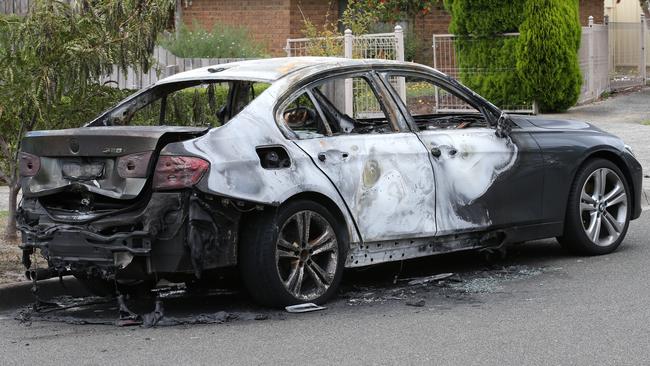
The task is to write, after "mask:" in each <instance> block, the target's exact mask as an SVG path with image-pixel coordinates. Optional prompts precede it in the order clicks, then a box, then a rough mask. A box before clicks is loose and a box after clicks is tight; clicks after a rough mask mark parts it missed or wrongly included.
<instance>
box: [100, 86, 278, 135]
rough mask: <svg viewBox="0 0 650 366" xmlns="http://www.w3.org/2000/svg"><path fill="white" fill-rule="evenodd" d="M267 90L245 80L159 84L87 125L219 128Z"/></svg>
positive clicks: (265, 87)
mask: <svg viewBox="0 0 650 366" xmlns="http://www.w3.org/2000/svg"><path fill="white" fill-rule="evenodd" d="M269 86H270V84H268V83H261V82H253V81H246V80H229V81H219V80H208V81H201V80H198V81H187V82H178V83H173V84H162V85H159V86H155V87H153V88H151V89H148V90H145V91H143V92H141V93H139V94H137V95H135V96H133V97H130V98H129V99H127V100H125V101H123V102H121V103H120V104H118V106H117V107H116V108H114V109H112V110H110V111H108V112H106V113H104V114H103V115H102V116H100V117H99V118H97V119H96V120H95V121H93V122H92V123H91V124H90V125H91V126H188V127H219V126H221V125H224V124H226V123H228V121H229V120H231V119H232V118H234V117H235V116H236V115H237V114H238V113H239V112H241V111H242V110H243V109H244V108H246V106H248V104H250V103H251V102H252V101H253V100H254V99H255V98H256V97H258V96H259V95H260V94H261V93H262V92H264V90H266V89H267V88H268V87H269Z"/></svg>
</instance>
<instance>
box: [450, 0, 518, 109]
mask: <svg viewBox="0 0 650 366" xmlns="http://www.w3.org/2000/svg"><path fill="white" fill-rule="evenodd" d="M525 1H526V0H515V1H508V2H504V1H501V0H445V7H446V9H447V11H449V12H450V13H451V14H452V21H451V24H450V26H449V31H450V32H451V33H454V34H455V35H457V36H458V38H457V39H456V41H455V44H454V50H455V53H456V54H455V55H456V62H457V64H458V68H459V70H460V72H459V75H458V78H459V79H460V81H461V82H462V83H463V84H465V85H467V86H468V87H469V88H471V89H473V90H475V91H476V92H477V93H479V94H481V95H482V96H484V97H485V98H487V99H488V100H490V101H491V102H492V103H494V104H496V105H498V106H500V107H502V108H513V107H517V106H524V105H526V104H530V103H531V101H530V96H529V95H528V94H527V93H526V91H525V90H522V89H521V88H519V85H521V83H522V80H521V79H520V77H519V75H518V74H517V73H516V72H515V70H516V63H517V60H516V58H515V51H516V49H517V38H516V37H504V36H501V34H502V33H509V32H517V30H518V27H519V24H520V23H521V22H522V21H523V7H524V3H525Z"/></svg>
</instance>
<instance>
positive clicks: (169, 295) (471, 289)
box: [0, 240, 569, 326]
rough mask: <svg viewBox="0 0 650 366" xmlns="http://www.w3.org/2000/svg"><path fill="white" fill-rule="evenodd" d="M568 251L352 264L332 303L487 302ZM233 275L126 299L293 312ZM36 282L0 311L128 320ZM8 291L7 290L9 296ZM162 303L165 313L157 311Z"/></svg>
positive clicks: (217, 315) (269, 315)
mask: <svg viewBox="0 0 650 366" xmlns="http://www.w3.org/2000/svg"><path fill="white" fill-rule="evenodd" d="M568 257H569V255H568V254H567V253H566V252H565V251H564V250H563V249H562V248H561V247H560V246H559V245H558V244H557V243H556V242H555V241H552V240H545V241H537V242H530V243H525V244H521V245H518V246H515V247H511V248H509V250H508V251H507V252H506V255H505V256H504V257H500V256H498V255H491V256H487V257H486V254H485V252H480V251H468V252H459V253H451V254H443V255H438V256H434V257H428V258H421V259H412V260H407V261H403V262H395V263H387V264H380V265H375V266H371V267H367V268H361V269H350V270H347V271H346V272H345V273H344V276H343V280H342V283H341V287H340V290H339V293H338V295H337V296H336V298H335V299H333V300H331V301H330V302H329V303H327V304H326V307H328V308H329V310H328V311H330V312H348V311H356V310H355V308H356V307H359V306H375V307H377V306H380V305H384V304H388V305H390V304H394V303H403V304H405V305H411V306H416V307H418V306H419V307H421V306H425V305H426V306H429V307H431V306H434V307H441V308H444V307H449V306H453V305H454V304H458V303H469V304H472V303H477V302H481V301H483V300H482V299H481V298H479V297H477V295H480V294H485V293H494V292H500V291H503V284H504V283H505V282H507V281H512V280H523V279H526V278H529V277H533V276H539V275H543V274H544V272H545V271H547V270H548V268H549V267H551V264H552V263H553V262H554V261H557V260H558V259H559V258H568ZM440 274H444V275H442V276H441V275H440ZM234 281H235V282H233V283H231V284H230V285H231V286H229V288H234V290H231V289H213V290H205V291H183V290H182V288H176V287H170V288H167V291H166V292H165V291H163V292H161V293H160V294H161V295H160V297H159V299H158V300H159V301H158V304H156V303H157V302H156V299H155V298H154V297H151V296H147V297H141V298H129V299H127V301H126V305H127V306H128V308H129V310H130V311H132V312H133V313H134V314H140V315H139V318H134V319H133V320H134V321H133V322H127V324H135V325H145V326H165V325H167V326H169V325H180V324H190V325H191V324H218V323H225V322H231V321H236V320H258V321H261V320H267V319H271V320H273V319H275V320H283V319H287V317H290V316H294V315H293V314H289V313H287V312H285V311H284V310H277V309H266V308H263V307H260V306H258V305H256V304H254V303H253V302H252V300H251V299H250V298H249V297H248V295H247V294H246V293H245V292H244V291H240V290H238V288H241V286H240V285H239V284H238V283H237V282H236V280H234ZM29 288H30V285H29V284H25V285H23V286H22V287H21V286H18V287H16V288H15V289H13V290H12V291H13V294H12V295H11V296H12V298H13V299H14V300H13V302H12V303H10V304H6V303H4V304H0V311H5V312H6V311H13V313H14V316H15V318H16V319H17V320H19V321H21V322H23V323H25V324H31V323H32V322H34V321H50V322H65V323H71V324H105V325H115V324H118V325H119V324H121V325H124V324H125V323H121V322H118V321H117V320H118V315H119V310H120V309H119V306H118V303H117V301H116V300H115V299H111V298H99V297H93V296H91V295H90V294H88V293H87V292H86V291H85V290H84V289H83V288H82V287H81V286H79V285H78V284H77V283H76V281H74V279H66V280H64V281H63V282H61V283H59V282H58V281H45V282H44V283H43V284H41V286H39V295H40V298H41V300H43V303H38V302H35V300H34V298H33V297H32V296H31V293H30V292H29ZM0 291H4V290H0ZM5 295H6V294H2V296H0V297H2V298H7V297H6V296H5ZM156 305H158V307H159V308H158V309H157V310H159V313H158V315H156V312H155V311H154V310H156ZM375 310H376V311H381V310H377V309H375ZM157 316H158V318H156V317H157ZM161 316H162V317H161Z"/></svg>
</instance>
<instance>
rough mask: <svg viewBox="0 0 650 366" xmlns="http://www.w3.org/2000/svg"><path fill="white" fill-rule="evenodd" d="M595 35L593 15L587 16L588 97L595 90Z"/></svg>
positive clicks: (592, 96) (592, 94) (591, 95)
mask: <svg viewBox="0 0 650 366" xmlns="http://www.w3.org/2000/svg"><path fill="white" fill-rule="evenodd" d="M595 36H596V34H595V32H594V17H593V16H591V15H590V16H589V35H588V38H587V40H588V41H587V47H589V48H588V56H587V57H589V63H588V68H587V70H589V71H587V74H589V78H588V79H587V80H588V81H587V88H588V89H589V91H588V94H589V96H590V98H594V97H596V95H594V94H596V91H595V87H594V82H595V76H596V67H595V60H594V53H595V50H594V47H595V42H594V37H595Z"/></svg>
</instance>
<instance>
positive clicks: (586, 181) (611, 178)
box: [558, 159, 631, 255]
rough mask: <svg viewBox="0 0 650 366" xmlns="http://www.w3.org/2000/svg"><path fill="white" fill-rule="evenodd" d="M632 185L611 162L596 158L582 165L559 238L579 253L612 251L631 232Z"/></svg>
mask: <svg viewBox="0 0 650 366" xmlns="http://www.w3.org/2000/svg"><path fill="white" fill-rule="evenodd" d="M629 192H630V190H629V186H628V184H627V181H626V180H625V176H624V175H623V173H622V172H621V170H620V169H619V168H618V167H617V166H616V165H615V164H614V163H612V162H611V161H608V160H604V159H595V160H592V161H590V162H588V163H587V164H585V166H584V167H582V168H581V169H580V170H579V171H578V174H577V175H576V180H575V182H574V183H573V186H572V187H571V192H570V193H569V200H568V207H567V213H566V222H565V227H564V234H563V236H561V237H559V238H558V241H559V242H560V244H562V246H563V247H564V248H566V249H567V250H569V251H571V252H572V253H575V254H581V255H600V254H607V253H611V252H613V251H614V250H616V248H618V246H619V245H620V244H621V242H622V241H623V239H624V238H625V234H626V233H627V229H628V226H629V222H630V215H631V200H630V196H629Z"/></svg>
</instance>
